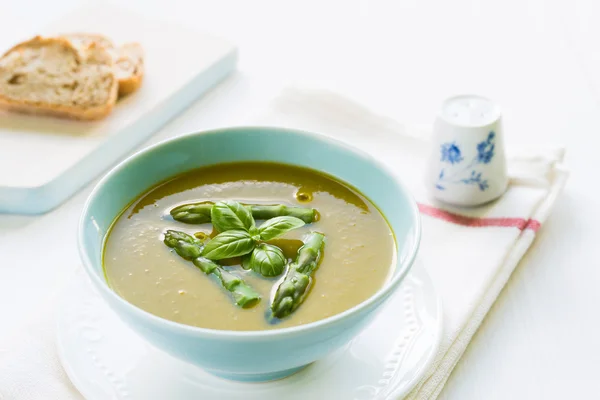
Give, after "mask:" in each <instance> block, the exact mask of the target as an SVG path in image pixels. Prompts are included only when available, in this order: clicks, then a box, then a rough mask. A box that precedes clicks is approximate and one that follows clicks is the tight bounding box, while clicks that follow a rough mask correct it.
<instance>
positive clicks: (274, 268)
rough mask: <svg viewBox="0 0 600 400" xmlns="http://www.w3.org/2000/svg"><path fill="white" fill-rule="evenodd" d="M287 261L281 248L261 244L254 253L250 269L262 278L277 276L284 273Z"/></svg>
mask: <svg viewBox="0 0 600 400" xmlns="http://www.w3.org/2000/svg"><path fill="white" fill-rule="evenodd" d="M285 261H286V260H285V256H284V255H283V252H282V251H281V249H280V248H279V247H276V246H272V245H270V244H266V243H261V244H259V245H258V246H256V248H255V249H254V251H253V252H252V256H251V257H250V267H251V268H252V270H253V271H254V272H258V273H259V274H261V275H262V276H277V275H280V274H281V273H282V272H283V269H284V267H285Z"/></svg>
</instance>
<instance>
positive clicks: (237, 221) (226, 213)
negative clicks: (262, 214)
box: [210, 200, 256, 232]
mask: <svg viewBox="0 0 600 400" xmlns="http://www.w3.org/2000/svg"><path fill="white" fill-rule="evenodd" d="M210 218H211V220H212V223H213V226H214V227H215V229H216V230H217V231H219V232H225V231H230V230H242V231H246V232H248V231H249V230H250V229H252V228H254V226H255V225H256V224H255V222H254V218H252V213H250V210H248V208H246V207H244V206H243V205H241V204H240V203H238V202H237V201H233V200H226V201H219V202H217V203H215V204H214V205H213V206H212V208H211V210H210Z"/></svg>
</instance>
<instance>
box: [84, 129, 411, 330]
mask: <svg viewBox="0 0 600 400" xmlns="http://www.w3.org/2000/svg"><path fill="white" fill-rule="evenodd" d="M240 130H261V131H264V130H268V131H277V132H284V133H285V134H292V135H297V136H303V137H308V138H310V139H313V140H316V141H320V142H324V143H328V144H331V145H332V146H335V147H338V148H341V149H343V150H345V151H348V152H350V153H352V156H354V157H360V158H362V159H364V160H366V161H368V162H369V163H371V164H372V165H373V166H374V167H375V168H376V169H378V170H380V171H382V172H383V173H384V174H385V175H387V176H388V177H389V178H390V179H391V180H392V181H394V183H395V184H396V185H398V187H399V188H400V191H401V192H402V193H403V194H404V195H405V196H406V198H407V200H408V203H409V207H410V211H411V214H412V219H413V221H414V227H413V236H414V239H413V244H412V246H411V248H410V249H409V251H408V252H407V253H406V257H405V259H404V261H403V262H401V261H399V260H396V261H395V262H396V263H398V264H397V265H398V266H399V267H400V270H399V271H398V272H397V273H395V274H394V276H392V277H391V279H389V280H388V281H387V282H386V283H385V284H384V285H383V286H382V287H381V288H379V289H378V290H377V291H376V292H375V293H373V294H372V295H371V296H369V298H367V299H366V300H364V301H362V302H360V303H359V304H357V305H355V306H353V307H351V308H349V309H347V310H344V311H342V312H340V313H338V314H335V315H332V316H329V317H327V318H323V319H320V320H318V321H314V322H310V323H307V324H302V325H297V326H291V327H286V328H274V329H268V330H248V331H244V330H240V331H237V330H225V329H213V328H202V327H198V326H192V325H186V324H183V323H180V322H175V321H171V320H168V319H166V318H163V317H159V316H157V315H154V314H152V313H150V312H149V311H146V310H144V309H142V308H140V307H138V306H136V305H134V304H132V303H130V302H129V301H127V300H125V299H124V298H122V297H121V296H119V295H118V294H117V292H115V291H114V290H113V289H111V288H110V286H109V285H108V282H107V281H106V279H105V278H102V277H100V276H99V275H98V274H97V273H96V272H95V269H94V267H93V262H92V260H91V258H90V256H89V254H88V252H89V250H88V248H87V246H86V244H85V242H86V240H85V237H84V236H85V235H84V231H85V229H84V226H85V224H86V221H87V219H88V218H89V217H90V216H91V215H89V213H90V211H91V210H90V207H91V203H92V202H93V200H94V198H95V197H96V196H97V194H98V193H99V192H101V191H102V189H103V187H104V186H105V185H106V183H107V182H108V181H110V180H111V179H112V178H113V176H115V175H117V174H119V173H121V172H122V171H123V170H125V169H126V168H128V167H129V166H130V164H131V163H132V162H133V161H134V160H136V159H138V158H139V157H143V156H145V155H149V154H151V153H152V152H155V151H160V148H161V147H163V146H166V145H168V144H171V143H174V142H178V141H186V140H190V139H191V138H192V137H198V136H204V135H218V134H221V133H223V132H232V131H234V132H235V131H240ZM283 164H287V165H291V166H294V165H296V166H297V164H291V163H285V162H284V163H283ZM305 168H309V169H312V168H310V167H305ZM324 173H325V174H328V175H331V176H333V177H334V178H335V175H333V174H329V173H328V172H327V171H324ZM340 181H341V182H344V180H342V179H340ZM156 183H159V182H156ZM148 189H150V188H148ZM357 189H358V190H360V188H357ZM365 196H366V195H365ZM366 197H367V198H369V197H368V196H366ZM373 204H374V205H375V206H376V207H378V206H377V204H375V203H373ZM123 207H125V206H123ZM117 217H118V215H116V216H115V217H114V218H117ZM384 217H385V215H384ZM113 222H114V219H113ZM392 231H393V229H392ZM77 237H78V239H77V241H78V248H79V256H80V258H81V260H82V263H83V266H84V269H85V271H86V273H87V275H88V277H89V278H90V280H91V281H92V282H93V284H94V286H95V287H96V288H98V290H100V291H102V292H103V294H104V296H109V297H111V298H113V299H114V300H116V301H117V302H119V303H121V305H123V306H124V307H125V309H126V310H127V312H128V313H133V314H137V315H138V316H140V317H141V318H142V319H144V320H146V321H147V322H150V323H155V324H162V325H166V326H168V327H169V328H170V329H173V330H177V331H180V332H182V333H186V334H193V335H196V336H203V337H207V338H209V337H212V338H215V337H219V338H220V339H222V338H231V339H236V338H239V339H242V338H245V339H264V338H269V337H273V336H285V335H295V334H300V333H303V332H306V331H311V330H317V329H319V328H325V327H327V326H330V325H335V324H336V323H338V322H340V321H342V320H344V319H345V318H347V317H349V316H351V315H353V314H355V313H358V312H359V311H361V310H363V309H365V308H367V307H369V306H371V305H374V304H376V303H377V302H381V301H383V300H384V299H385V298H387V297H389V295H391V294H392V293H393V292H394V291H395V290H396V289H398V287H399V286H400V284H401V283H402V281H403V280H404V278H405V276H406V274H407V273H408V272H409V271H410V269H411V267H412V266H413V264H414V262H415V259H416V257H417V253H418V250H419V246H420V242H421V218H420V213H419V209H418V206H417V202H416V201H415V199H414V197H413V195H412V194H411V193H410V191H409V190H408V189H407V188H406V186H405V185H404V183H403V182H402V181H401V180H400V179H399V178H398V177H396V176H395V175H394V174H393V173H392V172H391V170H390V169H389V167H387V166H386V165H385V164H383V163H382V162H380V161H379V160H378V159H376V158H375V157H373V156H371V155H370V154H368V153H367V152H365V151H363V150H361V149H358V148H356V147H354V146H351V145H349V144H348V143H346V142H343V141H341V140H338V139H334V138H331V137H329V136H326V135H324V134H320V133H314V132H310V131H306V130H302V129H293V128H285V127H277V126H264V125H240V126H231V127H224V128H216V129H207V130H201V131H194V132H190V133H186V134H182V135H179V136H176V137H173V138H168V139H165V140H162V141H160V142H157V143H155V144H153V145H150V146H147V147H144V148H143V149H140V150H138V151H136V152H135V153H133V154H131V155H130V156H128V157H127V158H126V159H124V160H122V161H121V162H120V163H118V164H117V165H116V166H114V167H113V168H112V169H111V170H110V171H108V172H107V173H106V174H105V175H104V176H103V177H102V178H101V179H100V180H99V181H98V183H97V184H96V185H95V186H94V188H93V190H92V192H91V193H90V194H89V195H88V197H87V199H86V202H85V204H84V206H83V209H82V211H81V216H80V219H79V224H78V234H77ZM105 240H106V236H105V237H104V238H103V243H102V248H101V249H102V250H101V251H103V249H104V241H105ZM400 263H401V264H400ZM380 305H381V304H379V305H376V307H378V306H380ZM111 308H112V307H111ZM373 311H374V310H373Z"/></svg>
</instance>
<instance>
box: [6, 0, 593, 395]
mask: <svg viewBox="0 0 600 400" xmlns="http://www.w3.org/2000/svg"><path fill="white" fill-rule="evenodd" d="M123 3H126V4H127V7H128V8H137V7H139V11H140V12H142V13H144V14H147V15H149V16H154V17H163V18H168V19H170V20H174V21H178V22H179V23H181V24H184V25H188V26H191V27H200V28H202V29H204V30H209V31H212V32H215V33H218V34H220V35H223V36H225V37H227V38H229V39H231V40H233V41H235V42H236V43H237V44H239V46H240V50H241V53H240V56H241V58H240V72H239V73H238V74H237V75H236V76H235V77H234V78H233V79H231V80H230V81H228V82H227V83H226V84H225V85H223V86H222V87H220V88H219V89H218V90H217V91H214V92H212V93H211V94H210V95H209V96H208V97H206V98H205V99H203V100H201V101H199V102H198V103H196V104H195V105H193V106H192V107H191V108H190V109H189V110H188V111H187V112H186V113H184V114H183V115H182V116H180V117H179V118H178V119H176V120H175V121H173V122H172V123H170V124H169V125H168V126H167V127H165V128H164V129H163V130H162V131H161V132H159V133H158V134H157V135H155V136H154V137H153V139H152V140H151V142H155V141H158V140H162V139H164V138H167V137H170V136H173V135H175V134H178V133H182V132H189V131H193V130H198V129H203V128H208V127H215V126H222V125H227V124H229V123H231V122H234V121H240V120H243V119H245V118H248V117H249V116H251V115H253V114H255V113H256V112H257V111H258V110H260V109H261V107H262V106H263V105H264V102H265V101H266V100H267V99H268V98H269V97H270V96H272V95H273V94H275V93H276V92H277V90H278V88H280V87H281V85H282V84H283V83H285V82H288V81H300V82H309V83H311V84H313V85H322V86H326V87H329V88H333V89H337V90H340V91H342V92H344V93H347V94H349V95H351V96H352V97H354V98H356V99H359V100H361V101H363V102H365V103H367V104H370V105H371V106H373V107H375V108H378V109H379V110H380V111H381V112H383V113H387V114H389V115H391V116H393V117H395V118H396V119H398V120H401V121H405V122H408V123H429V122H431V120H432V117H433V114H434V113H435V111H436V107H437V106H438V104H439V103H440V101H441V100H442V99H443V98H444V97H447V96H449V95H451V94H455V93H457V92H474V93H479V94H485V95H487V96H489V97H491V98H493V99H495V100H497V101H498V102H499V103H500V104H501V105H502V107H503V109H504V116H505V134H506V135H507V142H508V143H507V145H508V146H521V145H525V144H533V145H535V144H536V143H544V144H549V143H550V144H552V143H556V144H564V145H566V146H567V148H568V159H567V164H568V166H569V167H570V169H571V171H572V176H571V178H570V180H569V182H568V184H567V187H566V190H565V193H564V194H563V196H562V198H561V199H560V200H559V201H558V203H557V205H556V209H555V210H554V212H553V214H552V216H551V217H550V218H549V220H548V221H547V223H546V224H545V225H544V227H543V228H542V230H541V231H540V233H539V236H538V238H537V240H536V242H535V244H534V246H533V248H532V249H531V251H530V252H529V253H528V255H527V256H526V257H525V259H524V260H523V262H522V263H521V265H520V266H519V267H518V268H517V270H516V271H515V273H514V274H513V276H512V278H511V280H510V281H509V283H508V285H507V287H506V288H505V290H504V292H503V293H502V294H501V296H500V298H499V299H498V300H497V302H496V304H495V305H494V307H493V308H492V310H491V311H490V313H489V315H488V317H487V318H486V320H485V321H484V323H483V325H482V326H481V328H480V329H479V331H478V333H477V334H476V336H475V338H474V340H473V342H472V344H471V346H470V347H469V349H468V350H467V352H466V354H465V355H464V357H463V359H462V361H461V362H460V364H459V365H458V366H457V368H456V370H455V371H454V374H453V375H452V377H451V379H450V381H449V382H448V384H447V386H446V388H445V389H444V391H443V393H442V395H441V399H444V400H447V399H460V400H467V399H509V398H510V399H515V398H518V399H555V398H556V399H558V398H593V397H595V396H597V391H596V385H595V384H594V383H595V382H596V381H597V369H598V365H600V339H599V338H600V312H598V305H599V304H600V285H599V284H600V261H599V259H600V257H599V255H598V253H599V251H598V248H599V244H600V213H599V212H598V207H597V205H598V195H600V185H599V184H598V178H597V173H598V171H600V169H599V167H598V165H597V161H596V159H597V154H598V148H597V147H596V146H600V136H599V134H600V122H599V120H600V104H599V100H600V26H599V24H598V22H597V21H598V20H600V3H599V2H597V1H595V0H564V1H550V0H546V1H544V0H503V1H491V0H490V1H484V0H479V1H478V0H453V1H444V0H402V1H387V2H386V1H367V0H363V1H359V0H345V1H326V0H304V1H301V2H292V1H282V0H279V1H277V0H272V1H266V0H254V1H246V0H239V1H233V0H221V1H218V2H217V1H201V0H195V1H185V0H168V1H149V0H146V1H144V0H130V1H128V2H123ZM77 4H79V1H75V0H54V1H52V2H49V1H45V0H37V1H27V2H25V1H11V2H9V1H4V2H2V7H1V8H2V12H0V47H6V46H8V45H10V44H11V43H12V42H13V41H14V39H13V38H16V37H20V36H22V35H26V34H28V33H30V32H31V33H32V32H34V31H35V30H36V28H37V27H40V26H41V25H42V24H44V23H46V22H49V21H50V20H51V19H52V18H55V17H57V16H59V15H60V14H61V13H64V12H65V11H67V10H69V9H70V8H71V7H74V6H75V5H77ZM190 51H200V49H190ZM91 186H92V185H90V186H88V187H87V188H86V189H84V190H83V191H81V192H80V193H79V194H77V195H76V196H75V197H73V198H72V199H71V200H69V201H68V202H67V203H65V204H63V205H62V206H61V207H60V208H58V209H56V210H55V211H53V212H51V213H49V214H46V215H44V216H38V217H23V216H6V215H0V315H1V321H2V322H0V342H1V339H2V337H3V336H4V335H9V334H11V333H14V332H15V331H17V330H18V329H19V327H21V326H22V324H23V323H25V322H26V321H27V319H28V318H30V317H31V315H32V313H34V312H35V311H36V309H37V308H38V306H39V304H41V303H43V302H44V301H46V299H48V298H49V296H51V295H52V293H54V292H56V291H57V290H59V289H60V284H61V282H63V281H64V279H65V278H66V277H67V276H69V275H70V274H71V272H72V271H73V270H74V269H75V268H76V267H77V265H78V262H79V261H78V254H77V249H76V243H75V237H76V225H77V220H78V217H79V213H80V210H81V208H82V205H83V202H84V200H85V198H86V196H87V195H88V193H89V192H90V190H91ZM0 351H2V349H0Z"/></svg>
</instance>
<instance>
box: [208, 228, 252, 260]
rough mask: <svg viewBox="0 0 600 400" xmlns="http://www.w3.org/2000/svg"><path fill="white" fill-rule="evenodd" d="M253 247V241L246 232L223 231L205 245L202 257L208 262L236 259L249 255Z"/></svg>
mask: <svg viewBox="0 0 600 400" xmlns="http://www.w3.org/2000/svg"><path fill="white" fill-rule="evenodd" d="M254 245H255V242H254V240H253V239H252V237H250V234H249V233H248V232H246V231H242V230H231V231H225V232H223V233H219V234H218V235H217V236H215V237H214V238H213V239H212V240H211V241H210V242H208V243H207V244H206V246H205V247H204V250H203V251H202V255H203V256H204V257H206V258H208V259H209V260H222V259H224V258H231V257H238V256H243V255H244V254H248V253H250V252H251V251H252V249H254Z"/></svg>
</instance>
